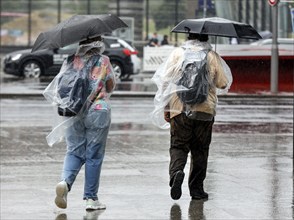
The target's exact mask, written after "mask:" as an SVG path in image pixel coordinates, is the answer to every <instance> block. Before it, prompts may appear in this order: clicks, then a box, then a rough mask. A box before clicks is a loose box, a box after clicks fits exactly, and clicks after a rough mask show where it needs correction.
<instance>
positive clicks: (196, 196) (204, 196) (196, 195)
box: [191, 191, 208, 200]
mask: <svg viewBox="0 0 294 220" xmlns="http://www.w3.org/2000/svg"><path fill="white" fill-rule="evenodd" d="M191 197H192V199H193V200H201V199H208V194H207V193H206V192H204V191H200V192H196V193H194V194H193V195H192V196H191Z"/></svg>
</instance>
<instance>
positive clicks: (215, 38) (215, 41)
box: [214, 35, 217, 52]
mask: <svg viewBox="0 0 294 220" xmlns="http://www.w3.org/2000/svg"><path fill="white" fill-rule="evenodd" d="M216 43H217V36H216V35H215V36H214V51H215V52H216Z"/></svg>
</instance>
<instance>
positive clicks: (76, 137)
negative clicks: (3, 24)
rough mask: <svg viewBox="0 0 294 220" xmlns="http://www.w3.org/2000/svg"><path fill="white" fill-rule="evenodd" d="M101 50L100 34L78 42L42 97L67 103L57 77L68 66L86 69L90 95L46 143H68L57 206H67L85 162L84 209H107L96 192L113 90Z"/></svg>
mask: <svg viewBox="0 0 294 220" xmlns="http://www.w3.org/2000/svg"><path fill="white" fill-rule="evenodd" d="M104 49H105V45H104V43H103V42H102V38H101V37H100V36H98V37H95V38H92V39H88V40H85V41H83V42H80V45H79V47H78V49H77V52H76V54H75V55H74V58H73V60H72V62H73V63H71V64H70V63H67V62H68V61H64V64H63V66H62V68H61V71H60V73H59V74H58V75H57V76H56V77H55V78H54V79H53V81H52V82H51V83H50V84H49V85H48V87H47V88H46V89H45V91H44V96H45V98H46V99H47V100H49V101H50V102H51V103H52V104H54V105H56V106H62V105H65V104H66V103H63V102H65V101H64V100H62V99H61V98H60V97H59V96H58V94H57V88H58V80H59V78H60V76H61V75H62V74H63V73H64V71H66V70H67V68H69V67H70V66H73V68H75V69H76V70H77V69H78V70H79V71H85V70H86V71H87V72H88V73H87V74H88V80H89V87H90V88H89V96H88V98H87V101H86V103H85V104H84V106H83V108H82V110H81V111H80V112H79V113H78V114H77V115H76V116H74V117H62V118H63V121H62V122H61V123H60V124H58V125H57V126H56V127H55V128H53V130H52V132H51V133H50V134H49V135H48V136H47V142H48V144H49V145H53V144H54V143H56V142H58V141H60V140H61V138H62V136H63V137H64V139H65V141H66V144H67V152H66V155H65V158H64V164H63V171H62V178H61V182H59V183H58V184H57V186H56V199H55V204H56V205H57V206H58V207H59V208H66V207H67V193H68V192H69V191H70V190H71V188H72V185H73V183H74V181H75V179H76V177H77V175H78V173H79V171H80V169H81V167H82V166H83V165H85V181H84V196H83V199H84V200H86V209H87V210H88V209H89V210H91V209H105V208H106V206H105V205H104V204H102V203H100V202H99V200H98V196H97V193H98V188H99V180H100V172H101V167H102V162H103V158H104V153H105V145H106V139H107V135H108V131H109V127H110V122H111V115H110V113H111V108H110V105H109V103H108V98H109V97H110V94H111V92H112V91H113V89H114V86H115V78H114V72H113V69H112V67H111V64H110V61H109V58H108V57H107V56H105V55H102V53H103V51H104ZM89 63H90V64H91V65H89ZM84 68H86V69H84Z"/></svg>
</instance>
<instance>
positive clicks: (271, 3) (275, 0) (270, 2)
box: [268, 0, 279, 6]
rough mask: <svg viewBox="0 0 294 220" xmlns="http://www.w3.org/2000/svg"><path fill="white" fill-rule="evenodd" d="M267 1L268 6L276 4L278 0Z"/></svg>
mask: <svg viewBox="0 0 294 220" xmlns="http://www.w3.org/2000/svg"><path fill="white" fill-rule="evenodd" d="M268 3H269V5H270V6H275V5H276V4H278V3H279V0H268Z"/></svg>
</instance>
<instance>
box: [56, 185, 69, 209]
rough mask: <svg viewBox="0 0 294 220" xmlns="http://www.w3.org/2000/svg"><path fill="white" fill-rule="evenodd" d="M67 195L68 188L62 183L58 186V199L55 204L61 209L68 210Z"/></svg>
mask: <svg viewBox="0 0 294 220" xmlns="http://www.w3.org/2000/svg"><path fill="white" fill-rule="evenodd" d="M67 193H68V187H67V183H66V182H65V181H61V182H60V183H58V184H57V185H56V198H55V204H56V205H57V207H59V208H61V209H66V207H67Z"/></svg>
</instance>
